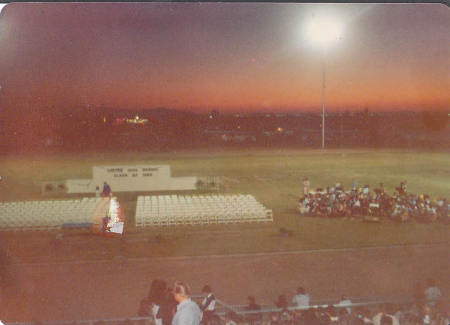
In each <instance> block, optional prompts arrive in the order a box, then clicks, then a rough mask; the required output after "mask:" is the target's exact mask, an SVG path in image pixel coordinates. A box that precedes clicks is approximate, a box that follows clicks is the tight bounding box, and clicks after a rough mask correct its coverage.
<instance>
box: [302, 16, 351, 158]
mask: <svg viewBox="0 0 450 325" xmlns="http://www.w3.org/2000/svg"><path fill="white" fill-rule="evenodd" d="M342 31H343V26H342V24H341V23H339V22H338V21H337V20H335V19H333V18H332V17H327V16H323V17H314V18H313V19H312V20H311V21H309V22H308V24H307V25H306V33H307V35H308V38H309V39H310V40H311V41H312V42H314V43H317V44H319V45H320V47H321V48H322V53H323V57H322V60H323V62H322V149H325V89H326V50H327V48H328V47H329V45H330V44H332V43H333V42H336V41H337V40H339V39H340V38H341V37H342Z"/></svg>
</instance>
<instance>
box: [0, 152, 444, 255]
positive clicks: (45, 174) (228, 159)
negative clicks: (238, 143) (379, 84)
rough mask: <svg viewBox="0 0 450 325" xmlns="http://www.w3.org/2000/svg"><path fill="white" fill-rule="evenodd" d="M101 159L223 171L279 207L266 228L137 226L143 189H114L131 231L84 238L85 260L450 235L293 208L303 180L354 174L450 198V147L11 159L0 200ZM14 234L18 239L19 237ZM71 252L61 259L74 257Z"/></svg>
mask: <svg viewBox="0 0 450 325" xmlns="http://www.w3.org/2000/svg"><path fill="white" fill-rule="evenodd" d="M102 164H105V165H116V164H117V165H120V164H127V165H131V164H169V165H171V167H172V175H173V176H194V175H195V176H223V177H222V179H224V184H223V185H224V186H223V190H221V192H223V193H245V194H247V193H248V194H253V195H254V196H255V197H256V198H257V199H258V200H259V201H260V202H262V203H263V204H264V205H265V206H267V207H269V208H271V209H273V211H274V216H275V221H274V223H273V224H270V225H258V224H249V225H216V226H190V227H181V226H180V227H175V228H149V229H146V230H144V231H141V232H136V231H135V228H134V220H133V219H134V209H135V202H136V196H137V195H138V194H144V193H114V194H115V195H117V196H118V198H119V200H120V202H121V203H122V204H123V206H124V209H125V214H126V216H127V217H128V219H127V230H128V234H127V235H126V236H124V238H123V239H122V240H120V241H119V240H116V241H109V242H107V243H106V242H104V241H102V239H101V238H84V239H83V240H84V241H85V242H86V243H87V242H92V243H94V242H95V243H94V245H93V246H94V247H95V248H94V249H92V250H90V251H89V252H79V254H81V255H80V257H93V258H94V257H95V258H98V257H106V258H108V257H114V256H116V255H118V254H119V255H127V256H176V255H207V254H231V253H252V252H271V251H285V250H301V249H320V248H335V247H336V248H337V247H361V246H373V245H392V244H413V243H449V242H450V241H449V238H450V236H449V235H450V228H449V226H448V225H443V224H418V223H409V224H397V223H393V222H390V221H383V222H381V223H379V224H366V223H361V222H352V221H350V220H341V219H338V220H330V219H321V218H308V217H301V216H299V214H298V212H297V210H296V201H297V199H296V197H297V196H298V195H299V194H300V193H301V190H302V184H301V182H302V179H303V178H304V177H308V178H309V179H310V180H311V184H312V187H313V188H315V187H325V186H327V185H332V184H334V183H335V182H337V181H340V182H341V183H342V184H343V185H344V187H347V188H348V187H349V186H350V184H351V182H352V180H353V179H355V180H357V181H358V182H359V184H361V185H363V184H370V185H371V186H372V188H374V187H377V186H378V184H379V183H380V182H383V183H384V185H385V188H386V190H387V191H388V192H389V193H392V192H393V191H394V189H395V187H396V186H398V184H399V183H400V181H403V180H407V181H408V190H409V191H410V192H413V193H427V194H429V195H431V196H432V197H437V196H443V197H447V198H449V197H450V154H449V153H447V152H413V151H358V150H330V151H324V152H323V151H300V150H297V151H296V150H271V151H266V150H248V151H214V152H206V151H203V152H177V153H135V152H133V153H121V154H112V153H107V154H101V153H96V154H79V155H59V156H42V157H39V156H34V157H17V156H9V157H6V158H3V159H2V160H1V162H0V175H2V176H3V181H2V184H1V188H0V197H1V200H2V201H7V200H27V199H44V198H45V199H47V198H49V196H43V195H42V194H41V188H40V182H41V181H44V180H64V179H68V178H70V179H76V178H91V172H92V166H94V165H102ZM113 192H114V189H113ZM60 197H61V196H60ZM55 198H56V197H55ZM280 227H285V228H288V229H290V230H292V231H293V232H294V236H292V237H289V238H282V237H280V236H278V230H279V228H280ZM157 234H160V235H161V236H162V241H161V242H159V243H156V242H154V241H153V240H152V238H154V237H155V236H156V235H157ZM8 236H11V240H13V238H16V240H20V239H19V237H20V236H23V235H21V234H8ZM26 237H27V238H28V239H29V240H33V238H34V239H35V240H36V241H37V242H38V243H36V242H34V241H33V242H30V244H29V245H28V246H29V248H26V246H27V245H26V244H25V243H24V242H23V241H21V245H17V249H18V250H19V249H23V250H27V251H28V252H31V251H32V250H33V248H34V249H35V250H36V251H40V252H41V254H42V251H43V250H41V249H38V248H39V246H40V245H46V244H48V242H42V243H41V244H39V240H38V238H42V237H43V236H42V235H41V234H31V235H30V234H29V235H27V236H26ZM44 237H45V236H44ZM19 246H20V247H19ZM43 247H44V246H43ZM43 247H41V248H43ZM79 248H81V246H80V247H79ZM66 253H67V252H65V253H64V254H61V256H66V258H69V257H67V254H66ZM69 255H70V256H71V257H76V256H77V255H78V254H77V250H76V249H74V250H71V254H69Z"/></svg>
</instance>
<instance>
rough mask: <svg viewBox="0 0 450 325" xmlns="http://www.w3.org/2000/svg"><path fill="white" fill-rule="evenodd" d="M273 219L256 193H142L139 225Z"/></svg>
mask: <svg viewBox="0 0 450 325" xmlns="http://www.w3.org/2000/svg"><path fill="white" fill-rule="evenodd" d="M267 221H273V215H272V210H270V209H267V208H266V207H264V206H263V205H262V204H261V203H259V202H258V201H257V200H256V199H255V198H254V197H253V196H252V195H242V194H233V195H192V196H188V195H159V196H138V199H137V204H136V226H137V227H146V226H165V225H181V224H188V225H192V224H212V223H234V222H267Z"/></svg>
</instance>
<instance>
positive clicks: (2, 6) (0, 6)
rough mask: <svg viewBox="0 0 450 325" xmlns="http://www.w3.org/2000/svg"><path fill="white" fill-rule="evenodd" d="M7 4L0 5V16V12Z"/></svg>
mask: <svg viewBox="0 0 450 325" xmlns="http://www.w3.org/2000/svg"><path fill="white" fill-rule="evenodd" d="M6 5H7V3H0V14H1V13H2V10H3V8H4V7H6Z"/></svg>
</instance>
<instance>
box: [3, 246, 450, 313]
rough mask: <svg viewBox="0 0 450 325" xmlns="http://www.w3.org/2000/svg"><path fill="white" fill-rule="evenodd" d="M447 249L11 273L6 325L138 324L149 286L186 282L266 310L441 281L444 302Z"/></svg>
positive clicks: (29, 267)
mask: <svg viewBox="0 0 450 325" xmlns="http://www.w3.org/2000/svg"><path fill="white" fill-rule="evenodd" d="M449 257H450V245H446V244H443V245H428V246H425V245H423V246H392V247H377V248H360V249H335V250H333V249H332V250H316V251H299V252H290V253H270V254H252V255H232V256H208V257H175V258H145V259H128V260H113V261H106V260H105V261H78V262H70V263H36V264H20V263H16V264H12V265H9V266H8V268H9V273H10V274H11V277H10V279H9V281H8V285H7V286H6V287H5V288H4V290H3V292H2V293H1V295H2V298H1V299H2V301H1V304H2V309H1V310H0V311H1V312H0V319H2V320H3V321H27V320H31V319H33V318H35V319H40V320H69V319H93V318H102V317H103V318H113V317H129V316H135V315H136V311H137V308H138V305H139V301H140V299H141V298H143V297H144V296H146V294H147V292H148V289H149V284H150V282H151V281H152V280H153V279H154V278H157V277H159V278H163V279H165V280H166V281H168V283H170V284H171V283H173V282H174V281H175V280H177V279H179V280H183V281H186V282H187V283H189V284H191V286H192V289H193V291H194V292H195V293H199V292H200V290H201V287H202V286H203V285H204V284H206V283H208V284H211V285H212V287H213V290H214V292H215V294H216V296H217V297H219V298H220V299H222V300H224V301H226V302H229V303H232V304H245V303H246V297H247V296H248V295H254V296H256V299H257V302H260V303H271V302H273V301H274V300H275V299H276V298H277V296H278V295H280V294H286V295H287V297H288V299H291V297H292V295H293V294H294V291H295V288H296V287H298V286H303V287H305V288H306V290H307V291H309V292H310V294H311V295H312V298H313V300H314V299H339V297H340V296H341V295H342V294H346V295H347V296H350V297H361V296H383V297H394V296H399V295H410V294H411V292H412V287H413V285H414V283H415V282H416V281H420V282H422V283H423V282H424V281H425V280H426V279H427V278H428V277H433V278H435V279H436V280H437V281H438V284H439V286H440V287H441V289H442V290H443V292H444V296H445V297H447V298H448V297H449V293H450V281H448V274H449V273H450V258H449Z"/></svg>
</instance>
